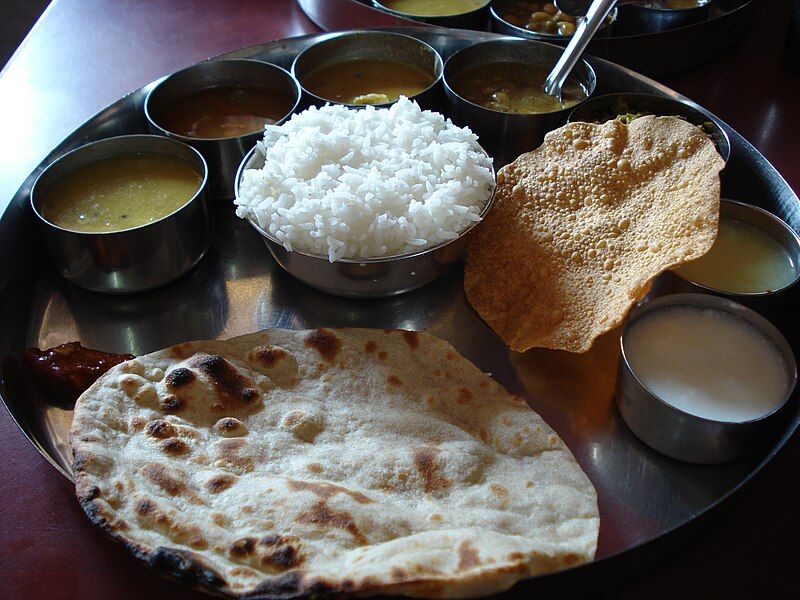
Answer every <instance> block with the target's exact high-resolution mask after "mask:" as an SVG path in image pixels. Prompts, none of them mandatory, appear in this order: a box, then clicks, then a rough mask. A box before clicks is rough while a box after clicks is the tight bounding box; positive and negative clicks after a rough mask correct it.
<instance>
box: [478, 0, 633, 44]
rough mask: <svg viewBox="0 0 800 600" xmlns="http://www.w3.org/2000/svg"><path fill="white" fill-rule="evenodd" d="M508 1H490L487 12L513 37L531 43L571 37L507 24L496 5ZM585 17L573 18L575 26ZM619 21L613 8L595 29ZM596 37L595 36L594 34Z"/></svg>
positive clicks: (600, 28) (617, 13)
mask: <svg viewBox="0 0 800 600" xmlns="http://www.w3.org/2000/svg"><path fill="white" fill-rule="evenodd" d="M508 1H510V0H492V2H491V5H490V6H489V12H490V13H491V18H492V19H493V20H497V21H500V22H501V23H502V24H503V25H505V26H507V27H509V28H510V29H511V30H512V31H514V34H513V35H517V33H518V34H519V37H521V38H524V39H528V40H533V41H537V40H538V41H541V42H553V41H555V40H562V41H567V40H571V39H572V36H571V35H569V36H567V35H561V34H558V33H547V32H541V33H540V32H538V31H531V30H529V29H525V28H524V27H520V26H519V25H514V24H513V23H509V22H508V21H506V20H505V19H504V18H503V16H502V15H501V14H500V13H499V12H498V11H497V10H496V7H497V4H498V3H500V2H508ZM585 18H586V17H585V16H578V17H575V19H576V25H577V24H578V23H580V22H581V20H582V19H585ZM618 20H619V9H618V8H617V7H616V6H615V7H614V8H612V9H611V12H609V13H608V16H607V17H606V19H605V20H604V21H603V24H602V25H600V27H599V28H598V29H597V31H602V30H604V29H606V28H607V27H611V26H612V25H613V24H614V23H616V22H617V21H618ZM595 35H596V34H595Z"/></svg>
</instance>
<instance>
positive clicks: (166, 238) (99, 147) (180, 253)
mask: <svg viewBox="0 0 800 600" xmlns="http://www.w3.org/2000/svg"><path fill="white" fill-rule="evenodd" d="M131 154H163V155H167V156H171V157H175V158H179V159H181V160H183V161H185V162H187V163H188V164H189V165H191V166H192V167H193V168H195V169H196V170H197V172H198V173H199V174H200V175H201V176H202V182H201V183H200V187H199V189H198V190H197V192H196V193H195V194H194V196H192V198H190V199H189V200H188V201H187V202H186V204H184V205H183V206H182V207H181V208H179V209H178V210H176V211H175V212H173V213H171V214H169V215H167V216H165V217H163V218H161V219H159V220H158V221H154V222H152V223H148V224H146V225H141V226H139V227H136V228H133V229H126V230H124V231H113V232H103V233H98V232H81V231H72V230H69V229H64V228H62V227H59V226H58V225H55V224H53V223H51V222H50V221H48V220H47V219H45V218H44V215H43V213H42V210H41V208H42V203H43V202H44V201H45V200H46V198H47V190H48V188H49V187H50V186H51V185H52V184H53V183H55V182H56V181H57V180H58V179H60V178H61V177H63V176H64V175H66V174H67V173H70V172H72V171H74V170H75V169H78V168H81V167H84V166H87V165H90V164H93V163H96V162H99V161H102V160H104V159H108V158H115V157H119V156H125V155H131ZM207 181H208V167H207V166H206V162H205V160H204V159H203V156H202V155H201V154H200V153H199V152H198V151H197V150H195V149H194V148H191V147H190V146H187V145H186V144H184V143H182V142H179V141H177V140H171V139H168V138H165V137H161V136H156V135H125V136H120V137H113V138H108V139H104V140H100V141H97V142H92V143H90V144H86V145H85V146H81V147H80V148H77V149H75V150H73V151H71V152H69V153H67V154H65V155H64V156H62V157H60V158H59V159H58V160H56V161H55V162H53V163H52V164H50V166H48V167H47V168H46V169H45V170H44V171H43V172H42V173H41V175H39V177H38V178H37V179H36V182H35V183H34V185H33V188H32V189H31V196H30V203H31V208H32V209H33V212H34V214H35V215H36V217H37V219H38V221H39V225H40V227H41V230H42V234H43V235H44V239H45V242H46V243H47V246H48V247H49V249H50V254H51V255H52V257H53V262H54V264H55V266H56V268H57V269H58V271H59V272H60V273H61V274H62V275H63V276H64V277H65V278H67V279H68V280H69V281H71V282H72V283H74V284H75V285H77V286H80V287H82V288H86V289H88V290H92V291H95V292H105V293H110V294H128V293H132V292H141V291H145V290H150V289H153V288H157V287H160V286H162V285H165V284H167V283H170V282H171V281H174V280H175V279H177V278H178V277H180V276H181V275H183V274H184V273H186V272H187V271H188V270H189V269H191V268H192V267H193V266H194V265H195V264H197V262H198V261H199V260H200V259H201V258H202V257H203V255H204V254H205V252H206V250H208V247H209V245H210V244H211V216H210V212H209V208H208V192H207Z"/></svg>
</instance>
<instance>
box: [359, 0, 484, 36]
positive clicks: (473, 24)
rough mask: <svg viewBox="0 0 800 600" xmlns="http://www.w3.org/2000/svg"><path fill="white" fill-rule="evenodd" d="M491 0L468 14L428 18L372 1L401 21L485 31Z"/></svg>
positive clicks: (376, 6)
mask: <svg viewBox="0 0 800 600" xmlns="http://www.w3.org/2000/svg"><path fill="white" fill-rule="evenodd" d="M489 4H491V0H486V2H484V3H483V5H482V6H480V7H478V8H476V9H474V10H470V11H468V12H463V13H457V14H454V15H443V16H432V17H426V16H424V15H412V14H410V13H405V12H400V11H399V10H392V9H391V8H387V7H386V6H385V5H384V4H383V3H381V2H380V0H372V5H373V6H374V7H375V8H377V9H379V10H382V11H383V12H387V13H389V14H390V15H394V16H395V17H400V18H401V19H411V20H413V21H420V22H421V23H428V24H430V25H438V26H440V27H449V28H451V29H475V30H478V31H485V30H486V25H487V21H488V18H489V14H488V7H489Z"/></svg>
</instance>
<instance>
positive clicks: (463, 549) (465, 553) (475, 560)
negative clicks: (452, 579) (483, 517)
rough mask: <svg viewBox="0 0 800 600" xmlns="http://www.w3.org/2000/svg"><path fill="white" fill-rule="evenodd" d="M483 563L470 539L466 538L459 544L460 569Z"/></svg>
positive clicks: (463, 569) (464, 569)
mask: <svg viewBox="0 0 800 600" xmlns="http://www.w3.org/2000/svg"><path fill="white" fill-rule="evenodd" d="M479 564H481V559H480V556H479V555H478V551H477V550H476V549H475V548H474V547H473V546H472V544H470V542H469V540H464V541H463V542H461V543H460V544H459V545H458V570H459V571H466V570H467V569H471V568H472V567H476V566H478V565H479Z"/></svg>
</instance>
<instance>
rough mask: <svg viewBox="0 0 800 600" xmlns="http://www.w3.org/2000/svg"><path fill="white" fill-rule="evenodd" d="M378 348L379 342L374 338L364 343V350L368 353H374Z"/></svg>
mask: <svg viewBox="0 0 800 600" xmlns="http://www.w3.org/2000/svg"><path fill="white" fill-rule="evenodd" d="M377 349H378V344H376V343H375V342H374V341H372V340H370V341H368V342H367V343H366V344H364V352H366V353H367V354H372V353H373V352H375V350H377Z"/></svg>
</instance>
